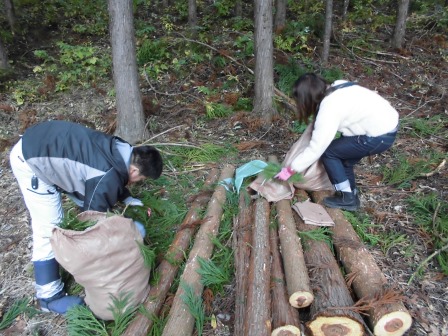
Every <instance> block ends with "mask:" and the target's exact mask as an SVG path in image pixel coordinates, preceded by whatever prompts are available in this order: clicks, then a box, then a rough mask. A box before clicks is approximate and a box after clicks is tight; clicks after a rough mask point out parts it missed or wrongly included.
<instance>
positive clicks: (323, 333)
mask: <svg viewBox="0 0 448 336" xmlns="http://www.w3.org/2000/svg"><path fill="white" fill-rule="evenodd" d="M308 328H309V329H310V330H311V332H312V335H313V336H363V335H364V328H363V326H362V325H361V324H360V323H359V322H357V321H355V320H352V319H350V318H347V317H340V316H337V317H325V316H321V317H318V318H317V319H315V320H314V321H312V322H310V323H309V324H308Z"/></svg>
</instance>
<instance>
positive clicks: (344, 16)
mask: <svg viewBox="0 0 448 336" xmlns="http://www.w3.org/2000/svg"><path fill="white" fill-rule="evenodd" d="M349 4H350V0H344V5H343V6H344V7H343V9H342V20H344V21H345V20H346V19H347V13H348V5H349Z"/></svg>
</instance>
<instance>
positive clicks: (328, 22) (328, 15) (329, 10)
mask: <svg viewBox="0 0 448 336" xmlns="http://www.w3.org/2000/svg"><path fill="white" fill-rule="evenodd" d="M326 4H327V5H326V7H325V31H324V36H323V48H322V64H323V65H325V64H327V62H328V57H329V55H330V39H331V30H332V26H333V24H332V18H333V0H327V1H326Z"/></svg>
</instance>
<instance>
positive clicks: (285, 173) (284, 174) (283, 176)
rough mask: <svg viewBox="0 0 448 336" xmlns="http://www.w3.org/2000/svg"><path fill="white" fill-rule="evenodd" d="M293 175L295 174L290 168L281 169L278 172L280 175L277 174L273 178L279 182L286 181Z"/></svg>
mask: <svg viewBox="0 0 448 336" xmlns="http://www.w3.org/2000/svg"><path fill="white" fill-rule="evenodd" d="M295 173H296V172H295V171H294V170H292V169H291V168H290V167H283V168H282V170H280V173H278V174H277V175H275V176H274V177H275V178H278V179H279V180H282V181H286V180H288V179H289V178H290V177H291V176H292V175H294V174H295Z"/></svg>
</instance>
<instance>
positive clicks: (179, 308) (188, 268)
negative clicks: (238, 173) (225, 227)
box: [162, 165, 235, 336]
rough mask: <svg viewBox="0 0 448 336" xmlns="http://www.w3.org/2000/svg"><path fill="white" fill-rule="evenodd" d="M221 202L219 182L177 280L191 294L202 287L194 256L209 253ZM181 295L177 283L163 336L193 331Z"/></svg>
mask: <svg viewBox="0 0 448 336" xmlns="http://www.w3.org/2000/svg"><path fill="white" fill-rule="evenodd" d="M234 171H235V168H234V167H233V166H231V165H227V166H225V167H224V169H223V170H222V172H221V175H220V177H219V181H223V180H225V179H227V178H231V177H232V176H233V174H234ZM225 201H226V188H225V187H224V186H222V185H218V186H217V187H216V190H215V192H214V193H213V196H212V198H211V200H210V202H209V204H208V207H207V211H206V213H205V219H206V220H205V222H204V223H203V224H202V225H201V228H200V229H199V231H198V233H197V235H196V238H195V241H194V245H193V247H192V249H191V251H190V254H189V257H188V261H187V263H186V265H185V269H184V272H183V274H182V276H181V279H180V282H181V283H185V284H186V285H187V286H190V287H191V288H192V289H193V290H194V293H195V295H201V293H202V291H203V290H204V285H203V284H202V282H201V276H200V275H199V273H198V272H197V271H198V270H199V268H200V266H199V263H198V258H203V259H209V258H210V257H211V255H212V252H213V242H212V239H213V238H215V237H216V235H217V234H218V230H219V224H220V221H221V216H222V213H223V205H224V203H225ZM184 294H185V291H184V289H183V288H182V286H179V288H178V289H177V292H176V295H175V297H174V302H173V305H172V307H171V310H170V313H169V316H168V321H167V323H166V325H165V328H164V330H163V333H162V335H163V336H191V334H192V333H193V329H194V323H195V318H194V316H193V315H192V314H191V313H190V311H189V309H188V307H187V306H186V305H185V303H184V302H183V300H182V296H183V295H184Z"/></svg>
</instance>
